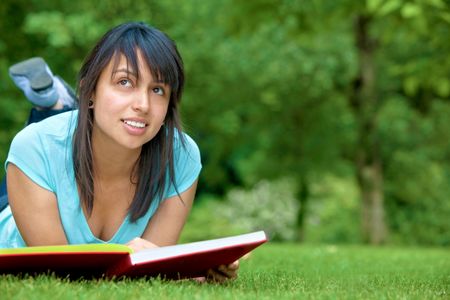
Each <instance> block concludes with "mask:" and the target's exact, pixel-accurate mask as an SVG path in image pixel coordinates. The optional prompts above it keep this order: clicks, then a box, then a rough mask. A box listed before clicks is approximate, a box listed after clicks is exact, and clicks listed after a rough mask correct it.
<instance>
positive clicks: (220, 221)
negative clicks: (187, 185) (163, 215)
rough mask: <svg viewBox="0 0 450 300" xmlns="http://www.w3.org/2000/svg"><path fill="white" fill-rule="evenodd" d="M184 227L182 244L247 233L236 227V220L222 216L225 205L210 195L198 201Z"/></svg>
mask: <svg viewBox="0 0 450 300" xmlns="http://www.w3.org/2000/svg"><path fill="white" fill-rule="evenodd" d="M195 201H196V203H195V205H194V206H193V208H192V211H191V213H190V215H189V219H188V221H187V222H186V225H185V226H184V229H183V232H182V234H181V237H180V241H179V242H180V243H188V242H197V241H202V240H208V239H216V238H220V237H226V236H231V235H236V234H240V233H247V232H244V231H242V229H240V228H239V227H238V226H236V222H235V220H230V219H227V218H224V217H223V216H222V213H221V211H222V210H223V209H224V204H223V203H222V201H220V200H219V199H217V198H215V197H213V196H210V195H205V194H204V195H201V196H200V197H198V198H197V199H196V200H195Z"/></svg>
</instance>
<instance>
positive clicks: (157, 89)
mask: <svg viewBox="0 0 450 300" xmlns="http://www.w3.org/2000/svg"><path fill="white" fill-rule="evenodd" d="M153 93H155V94H158V95H160V96H163V95H164V90H163V89H162V88H160V87H156V88H154V89H153Z"/></svg>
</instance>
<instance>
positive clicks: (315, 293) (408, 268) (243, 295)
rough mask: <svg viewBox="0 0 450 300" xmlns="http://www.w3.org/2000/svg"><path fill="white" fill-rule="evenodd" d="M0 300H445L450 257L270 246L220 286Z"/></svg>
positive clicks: (80, 284) (40, 290)
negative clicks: (211, 299)
mask: <svg viewBox="0 0 450 300" xmlns="http://www.w3.org/2000/svg"><path fill="white" fill-rule="evenodd" d="M0 293H1V294H0V298H1V299H45V300H47V299H108V300H111V299H133V300H134V299H209V298H213V299H276V300H279V299H299V298H301V299H450V251H449V249H425V248H394V247H382V248H371V247H364V246H311V245H295V244H275V243H269V244H266V245H263V246H261V247H260V248H258V249H257V250H255V251H254V252H253V253H252V255H251V257H250V258H249V259H248V260H246V261H243V262H242V263H241V270H240V276H239V278H238V279H237V280H236V281H234V282H231V283H229V284H225V285H214V284H199V283H195V282H192V281H172V282H165V281H162V280H158V279H149V280H146V279H139V280H121V281H106V280H76V281H70V280H68V279H61V278H55V277H53V276H49V275H40V276H38V277H23V278H18V277H14V276H9V275H4V276H0Z"/></svg>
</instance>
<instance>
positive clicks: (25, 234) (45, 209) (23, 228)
mask: <svg viewBox="0 0 450 300" xmlns="http://www.w3.org/2000/svg"><path fill="white" fill-rule="evenodd" d="M7 185H8V186H7V188H8V200H9V205H10V206H11V211H12V213H13V216H14V220H15V221H16V224H17V228H18V229H19V231H20V234H21V235H22V238H23V239H24V241H25V243H26V244H27V246H44V245H65V244H67V243H68V242H67V238H66V236H65V234H64V230H63V227H62V224H61V219H60V217H59V210H58V205H57V200H56V196H55V194H53V193H52V192H50V191H48V190H46V189H44V188H42V187H40V186H39V185H37V184H36V183H35V182H33V181H32V180H31V179H30V178H29V177H27V176H26V175H25V174H24V173H23V172H22V171H21V170H20V169H19V168H18V167H17V166H16V165H14V164H12V163H9V164H8V170H7Z"/></svg>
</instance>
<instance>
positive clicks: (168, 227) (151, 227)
mask: <svg viewBox="0 0 450 300" xmlns="http://www.w3.org/2000/svg"><path fill="white" fill-rule="evenodd" d="M196 190H197V180H196V181H195V182H194V183H193V184H192V185H191V186H190V187H189V188H188V189H187V190H186V191H184V192H182V193H181V194H180V196H181V199H180V197H178V195H176V196H173V197H170V198H168V199H166V200H164V201H163V202H162V203H161V204H160V205H159V207H158V209H157V210H156V212H155V214H154V215H153V217H152V218H151V219H150V222H149V223H148V225H147V228H146V229H145V231H144V234H143V235H142V238H143V239H145V240H148V241H150V242H152V243H153V244H155V245H158V246H169V245H175V244H176V243H177V242H178V238H179V237H180V234H181V230H182V229H183V226H184V224H185V223H186V220H187V217H188V215H189V212H190V210H191V207H192V203H193V202H194V197H195V192H196Z"/></svg>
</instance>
